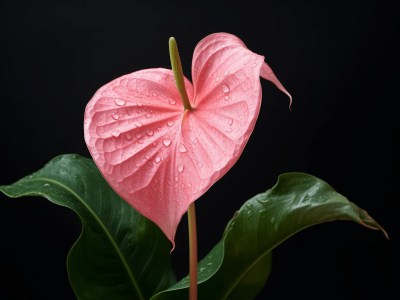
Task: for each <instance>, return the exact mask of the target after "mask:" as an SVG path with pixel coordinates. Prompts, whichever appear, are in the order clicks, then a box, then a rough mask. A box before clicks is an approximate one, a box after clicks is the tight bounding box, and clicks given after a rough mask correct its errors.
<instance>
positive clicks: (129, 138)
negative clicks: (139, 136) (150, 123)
mask: <svg viewBox="0 0 400 300" xmlns="http://www.w3.org/2000/svg"><path fill="white" fill-rule="evenodd" d="M125 138H126V139H127V140H128V141H130V140H132V134H130V133H129V132H128V133H127V134H126V135H125Z"/></svg>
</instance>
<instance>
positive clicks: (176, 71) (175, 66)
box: [169, 37, 193, 110]
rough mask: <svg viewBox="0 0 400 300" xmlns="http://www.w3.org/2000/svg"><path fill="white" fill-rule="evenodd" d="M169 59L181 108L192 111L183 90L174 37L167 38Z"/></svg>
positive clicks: (183, 83) (180, 66)
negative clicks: (181, 104)
mask: <svg viewBox="0 0 400 300" xmlns="http://www.w3.org/2000/svg"><path fill="white" fill-rule="evenodd" d="M169 57H170V60H171V67H172V71H173V72H174V78H175V83H176V87H177V88H178V91H179V94H180V95H181V99H182V102H183V107H184V109H185V110H187V109H188V110H192V109H193V108H192V106H191V105H190V102H189V97H188V95H187V92H186V89H185V81H184V79H183V71H182V64H181V59H180V57H179V52H178V45H177V44H176V40H175V38H174V37H170V38H169Z"/></svg>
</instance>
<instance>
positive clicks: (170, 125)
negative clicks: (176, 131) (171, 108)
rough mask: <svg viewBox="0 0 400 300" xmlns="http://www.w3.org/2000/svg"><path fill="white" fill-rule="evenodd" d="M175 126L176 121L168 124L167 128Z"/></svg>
mask: <svg viewBox="0 0 400 300" xmlns="http://www.w3.org/2000/svg"><path fill="white" fill-rule="evenodd" d="M174 124H175V122H174V121H168V122H167V126H168V127H172V126H173V125H174Z"/></svg>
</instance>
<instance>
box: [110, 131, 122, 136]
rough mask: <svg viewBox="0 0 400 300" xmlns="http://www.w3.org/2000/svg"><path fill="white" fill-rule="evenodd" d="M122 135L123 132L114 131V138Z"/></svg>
mask: <svg viewBox="0 0 400 300" xmlns="http://www.w3.org/2000/svg"><path fill="white" fill-rule="evenodd" d="M120 134H121V132H119V131H117V130H116V131H113V133H112V136H113V137H119V135H120Z"/></svg>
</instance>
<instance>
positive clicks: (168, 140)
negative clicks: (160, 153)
mask: <svg viewBox="0 0 400 300" xmlns="http://www.w3.org/2000/svg"><path fill="white" fill-rule="evenodd" d="M162 143H163V145H164V146H165V147H168V146H169V145H171V140H170V139H165V140H163V142H162Z"/></svg>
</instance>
